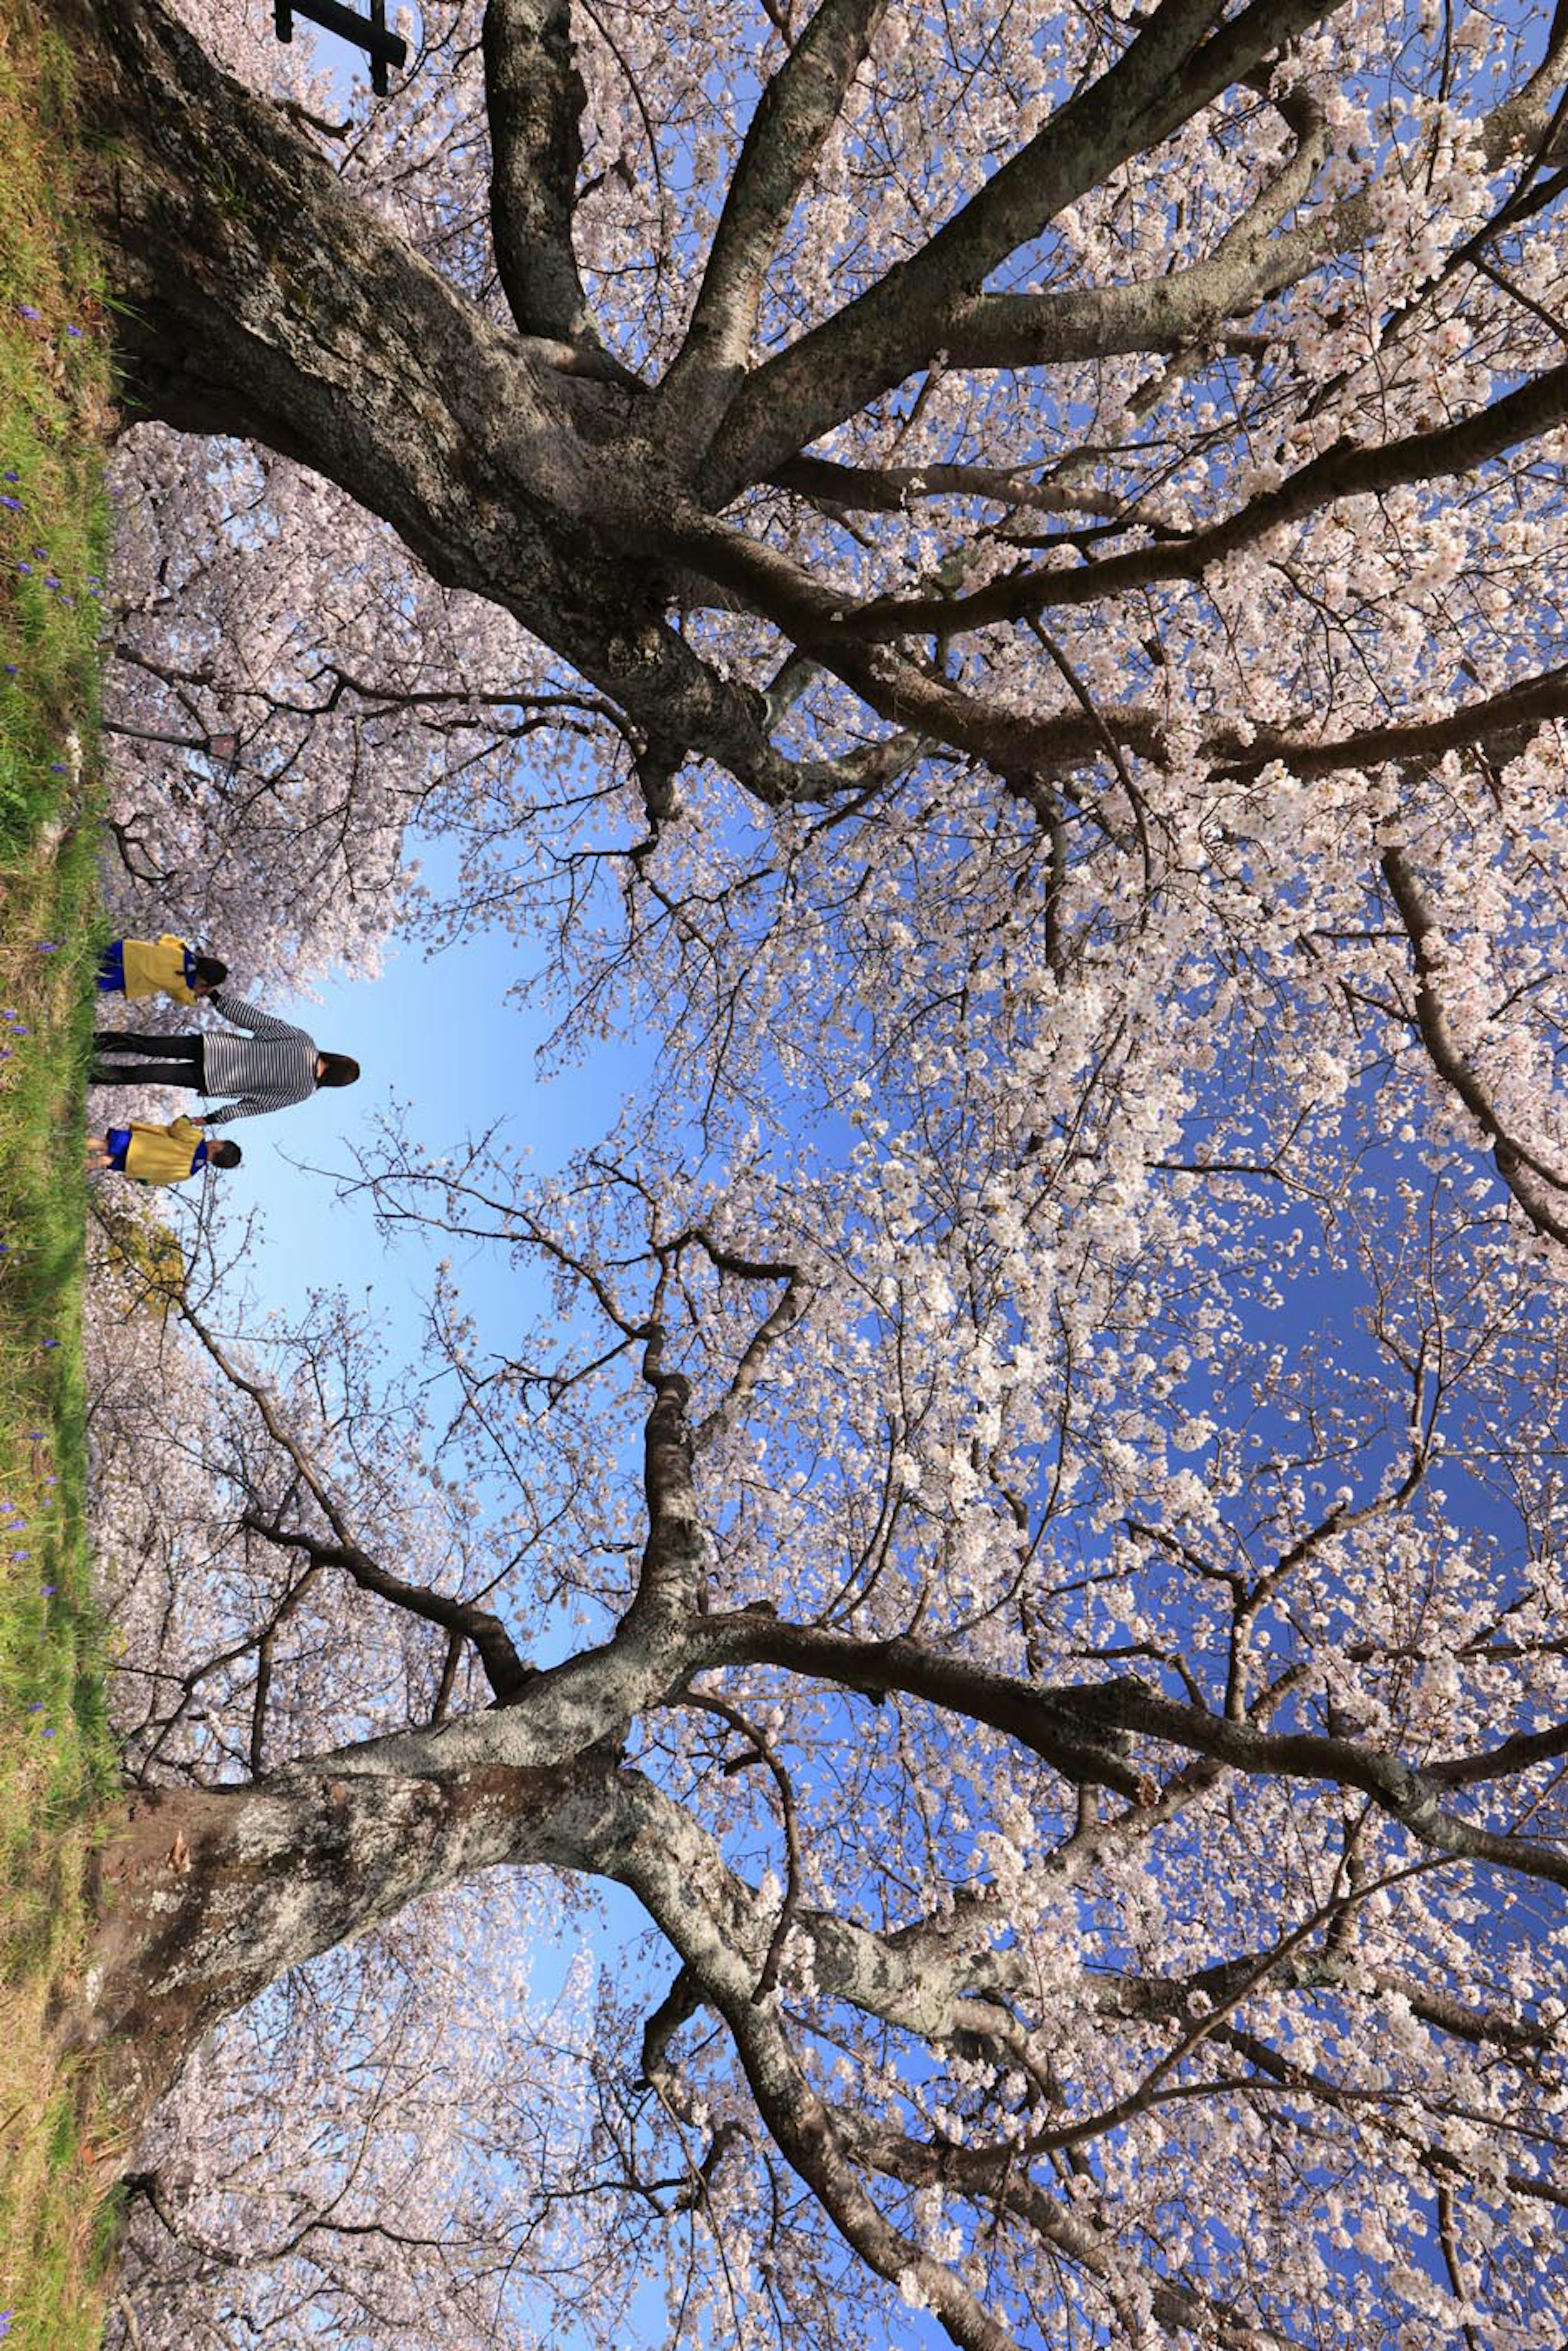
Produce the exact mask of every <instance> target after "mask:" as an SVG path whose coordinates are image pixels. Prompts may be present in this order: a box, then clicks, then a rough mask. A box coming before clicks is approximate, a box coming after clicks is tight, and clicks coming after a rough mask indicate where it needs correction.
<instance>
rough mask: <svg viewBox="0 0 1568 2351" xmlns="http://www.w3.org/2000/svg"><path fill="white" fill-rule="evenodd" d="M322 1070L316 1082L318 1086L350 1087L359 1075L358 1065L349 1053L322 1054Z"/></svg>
mask: <svg viewBox="0 0 1568 2351" xmlns="http://www.w3.org/2000/svg"><path fill="white" fill-rule="evenodd" d="M321 1060H322V1063H323V1068H322V1071H321V1074H320V1076H319V1078H318V1079H317V1081H316V1082H317V1084H318V1085H319V1086H351V1085H352V1084H353V1082H354V1080H355V1079H356V1078H357V1077H358V1076H359V1074H360V1065H359V1063H358V1061H355V1059H354V1057H353V1055H352V1054H351V1053H323V1054H322V1056H321Z"/></svg>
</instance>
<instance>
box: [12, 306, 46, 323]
mask: <svg viewBox="0 0 1568 2351" xmlns="http://www.w3.org/2000/svg"><path fill="white" fill-rule="evenodd" d="M16 308H17V309H18V310H19V311H20V312H21V314H22V316H23V318H24V319H39V318H42V316H43V313H42V311H41V310H35V309H34V308H33V306H32V304H31V303H30V302H18V303H17V305H16Z"/></svg>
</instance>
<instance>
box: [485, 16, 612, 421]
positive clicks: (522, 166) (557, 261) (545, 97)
mask: <svg viewBox="0 0 1568 2351" xmlns="http://www.w3.org/2000/svg"><path fill="white" fill-rule="evenodd" d="M484 49H485V103H486V110H487V111H488V114H489V120H490V152H491V178H490V225H491V233H492V235H493V237H494V240H495V247H496V266H497V270H498V272H499V274H500V279H501V285H502V287H503V289H504V291H505V293H506V297H507V302H508V304H509V305H510V307H511V312H512V316H513V318H514V319H516V320H517V326H518V329H519V330H520V331H521V332H522V333H523V334H525V335H544V336H550V337H554V338H556V339H557V340H559V341H561V342H563V343H565V344H567V345H569V346H570V348H571V349H572V350H573V351H574V352H580V353H581V354H582V358H583V361H584V363H585V364H586V365H587V366H588V367H589V368H590V369H591V371H595V372H603V373H611V372H613V373H615V374H616V375H623V374H624V372H625V371H623V370H621V369H615V370H613V371H612V367H611V362H610V360H609V358H608V355H607V354H606V353H605V352H604V351H603V350H602V347H601V344H600V341H599V337H598V334H597V332H596V331H595V329H594V327H593V323H592V320H591V318H590V315H589V309H588V303H587V300H586V298H584V295H583V291H582V281H581V279H580V277H579V276H578V269H577V257H576V256H575V254H574V253H573V251H572V243H571V222H572V211H573V207H574V204H575V202H576V196H577V180H578V173H579V172H580V170H581V167H582V141H581V138H580V134H579V131H578V120H579V118H580V115H581V112H582V109H583V106H584V104H585V103H586V92H585V91H584V89H583V86H582V78H581V76H580V74H579V73H578V70H577V68H576V66H575V65H574V64H573V62H572V56H571V10H570V5H569V0H487V5H486V10H485V28H484Z"/></svg>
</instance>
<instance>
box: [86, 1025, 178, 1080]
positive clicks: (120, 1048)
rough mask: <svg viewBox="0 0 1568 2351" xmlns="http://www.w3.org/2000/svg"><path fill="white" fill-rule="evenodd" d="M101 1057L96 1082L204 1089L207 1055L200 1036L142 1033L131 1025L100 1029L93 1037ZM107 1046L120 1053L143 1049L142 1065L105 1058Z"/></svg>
mask: <svg viewBox="0 0 1568 2351" xmlns="http://www.w3.org/2000/svg"><path fill="white" fill-rule="evenodd" d="M92 1041H93V1044H94V1047H95V1048H96V1050H97V1052H98V1055H99V1059H98V1060H97V1061H95V1062H94V1064H93V1071H92V1079H91V1082H92V1084H94V1085H95V1086H194V1087H195V1088H196V1089H197V1090H198V1091H199V1092H205V1091H206V1087H205V1084H204V1080H205V1076H206V1066H205V1065H206V1055H205V1052H204V1047H203V1040H202V1039H201V1038H200V1037H141V1036H137V1035H136V1034H134V1033H133V1032H132V1031H131V1029H99V1031H98V1033H97V1035H96V1036H95V1037H94V1039H93V1040H92ZM106 1046H109V1047H112V1048H113V1050H115V1051H116V1052H117V1053H140V1054H141V1055H142V1056H143V1059H142V1061H141V1064H140V1065H138V1064H136V1063H134V1062H133V1063H131V1064H130V1065H129V1066H128V1065H127V1064H125V1063H124V1062H110V1061H104V1060H103V1059H102V1055H103V1051H104V1049H105V1047H106Z"/></svg>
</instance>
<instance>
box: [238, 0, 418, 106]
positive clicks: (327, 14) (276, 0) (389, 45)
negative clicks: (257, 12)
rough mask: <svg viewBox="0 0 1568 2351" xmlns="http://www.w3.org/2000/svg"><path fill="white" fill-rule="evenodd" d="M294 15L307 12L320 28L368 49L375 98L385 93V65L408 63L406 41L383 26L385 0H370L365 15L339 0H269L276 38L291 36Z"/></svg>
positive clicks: (311, 20) (292, 35) (385, 7)
mask: <svg viewBox="0 0 1568 2351" xmlns="http://www.w3.org/2000/svg"><path fill="white" fill-rule="evenodd" d="M296 16H308V18H309V19H310V22H311V23H312V24H313V25H319V26H321V27H322V29H323V30H324V31H326V32H329V33H337V34H340V36H341V37H342V38H343V39H344V40H345V41H352V42H353V44H354V46H355V47H356V48H360V49H364V50H366V51H368V52H369V55H370V60H371V89H373V90H374V92H375V94H376V96H377V97H378V98H384V97H385V96H386V94H387V68H388V66H396V67H398V68H400V69H401V68H402V67H403V66H405V65H407V63H408V43H407V42H406V41H405V40H404V39H403V38H402V36H401V35H400V34H398V33H389V32H388V30H387V0H371V13H370V15H369V16H361V15H360V14H359V12H358V10H357V9H354V8H345V7H343V6H341V5H340V0H273V8H272V21H273V25H274V26H275V28H276V30H277V37H278V39H279V40H280V41H291V40H292V39H293V38H294V19H295V17H296Z"/></svg>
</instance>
